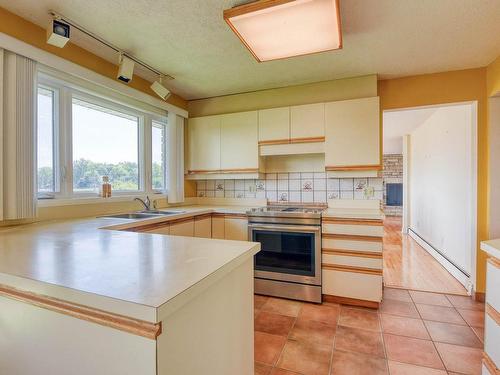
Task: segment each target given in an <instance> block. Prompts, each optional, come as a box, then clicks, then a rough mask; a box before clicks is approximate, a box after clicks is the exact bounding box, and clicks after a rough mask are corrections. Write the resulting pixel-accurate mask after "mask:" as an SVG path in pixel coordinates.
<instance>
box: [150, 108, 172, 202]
mask: <svg viewBox="0 0 500 375" xmlns="http://www.w3.org/2000/svg"><path fill="white" fill-rule="evenodd" d="M167 126H168V122H167V118H166V117H165V118H162V117H160V116H156V117H154V118H152V119H151V141H152V139H153V133H152V130H153V127H155V128H161V131H162V144H161V148H162V153H163V189H155V188H154V187H153V157H152V156H153V147H152V145H151V163H150V164H151V178H150V179H149V180H150V181H151V191H152V192H154V193H155V194H162V193H166V192H167V181H168V176H167V163H168V154H167Z"/></svg>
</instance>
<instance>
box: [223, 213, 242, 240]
mask: <svg viewBox="0 0 500 375" xmlns="http://www.w3.org/2000/svg"><path fill="white" fill-rule="evenodd" d="M224 238H225V239H226V240H238V241H248V219H247V217H246V216H226V217H225V219H224Z"/></svg>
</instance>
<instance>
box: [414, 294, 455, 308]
mask: <svg viewBox="0 0 500 375" xmlns="http://www.w3.org/2000/svg"><path fill="white" fill-rule="evenodd" d="M410 295H411V298H412V299H413V302H415V303H424V304H426V305H436V306H445V307H453V305H452V304H451V303H450V301H448V298H446V296H445V295H444V294H440V293H430V292H419V291H416V290H410Z"/></svg>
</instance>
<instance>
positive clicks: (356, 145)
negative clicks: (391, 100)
mask: <svg viewBox="0 0 500 375" xmlns="http://www.w3.org/2000/svg"><path fill="white" fill-rule="evenodd" d="M325 129H326V131H325V133H326V134H325V137H326V141H325V165H326V170H327V171H370V170H377V169H380V164H381V163H380V109H379V98H378V97H373V98H363V99H354V100H343V101H338V102H330V103H326V104H325Z"/></svg>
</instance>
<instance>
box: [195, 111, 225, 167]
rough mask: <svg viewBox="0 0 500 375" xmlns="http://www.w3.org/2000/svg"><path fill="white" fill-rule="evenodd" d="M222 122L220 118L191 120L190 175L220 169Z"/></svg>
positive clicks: (207, 117) (210, 117)
mask: <svg viewBox="0 0 500 375" xmlns="http://www.w3.org/2000/svg"><path fill="white" fill-rule="evenodd" d="M220 122H221V121H220V116H206V117H195V118H191V119H189V121H188V142H189V147H188V163H187V165H188V170H189V172H190V173H198V172H202V173H203V172H209V171H217V170H219V169H220V145H221V143H220V141H221V134H220Z"/></svg>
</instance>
